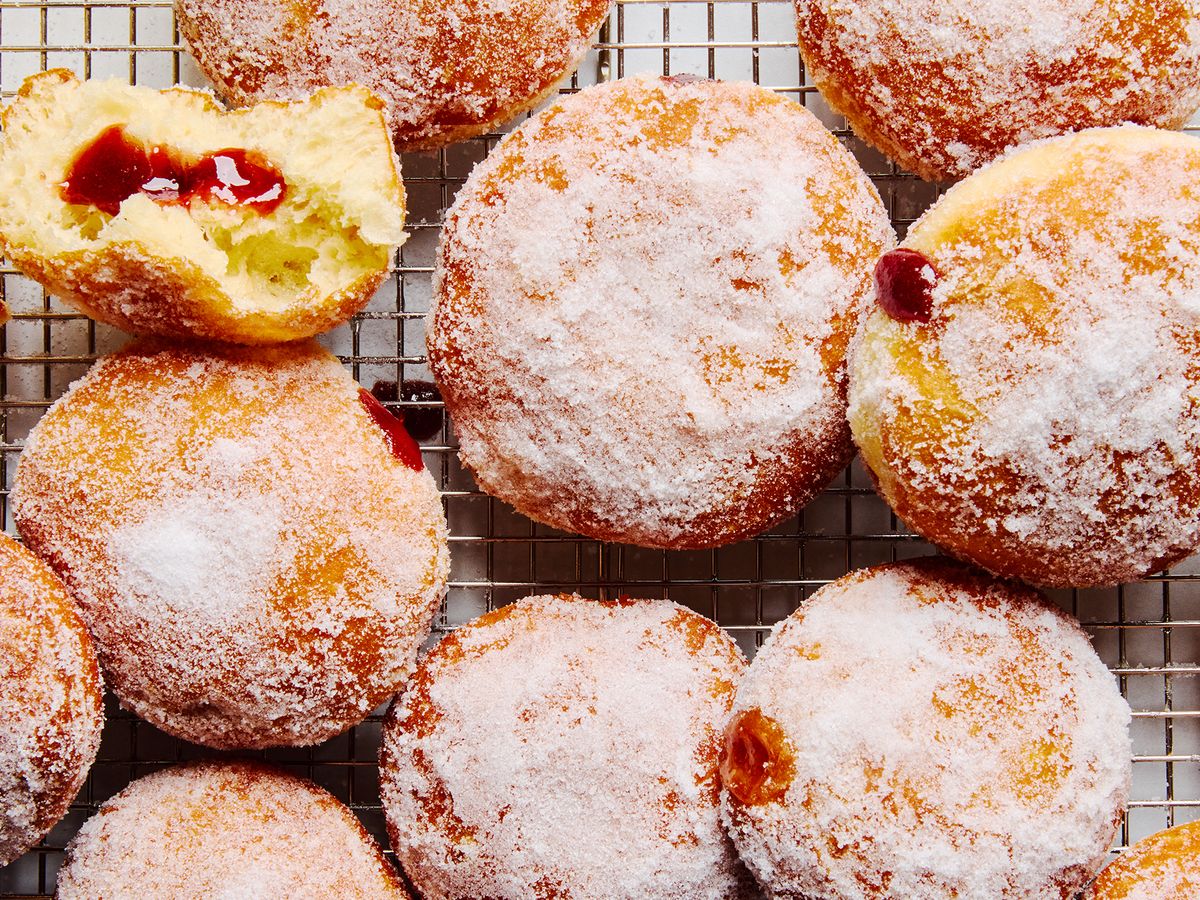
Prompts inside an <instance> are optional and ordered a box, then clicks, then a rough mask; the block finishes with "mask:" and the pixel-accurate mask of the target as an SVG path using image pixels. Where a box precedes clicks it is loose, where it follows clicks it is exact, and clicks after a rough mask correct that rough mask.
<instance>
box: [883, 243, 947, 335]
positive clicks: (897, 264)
mask: <svg viewBox="0 0 1200 900" xmlns="http://www.w3.org/2000/svg"><path fill="white" fill-rule="evenodd" d="M936 284H937V272H936V271H935V270H934V268H933V263H931V262H930V261H929V260H928V259H927V258H926V257H925V255H924V254H922V253H919V252H917V251H916V250H910V249H908V248H907V247H899V248H897V249H895V250H891V251H889V252H888V253H885V254H884V255H883V257H882V258H881V259H880V260H879V262H878V263H876V265H875V299H876V300H877V301H878V302H879V305H880V306H882V307H883V310H884V312H886V313H887V314H888V315H889V316H891V317H892V318H893V319H898V320H899V321H901V322H928V321H929V319H930V318H931V317H932V315H933V288H934V285H936Z"/></svg>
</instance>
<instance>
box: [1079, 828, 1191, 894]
mask: <svg viewBox="0 0 1200 900" xmlns="http://www.w3.org/2000/svg"><path fill="white" fill-rule="evenodd" d="M1197 896H1200V821H1197V822H1189V823H1187V824H1185V825H1176V826H1175V827H1174V828H1168V829H1166V830H1165V831H1160V832H1157V833H1156V834H1152V835H1150V836H1149V837H1147V838H1143V839H1142V840H1140V841H1138V842H1137V843H1136V844H1134V845H1133V846H1132V847H1130V848H1129V849H1128V850H1126V851H1125V852H1124V853H1122V854H1121V855H1120V856H1119V857H1117V859H1116V860H1114V861H1113V862H1112V863H1110V864H1109V865H1108V867H1107V868H1106V869H1104V871H1102V872H1101V873H1100V874H1099V875H1097V876H1096V880H1095V881H1094V882H1092V885H1091V887H1090V888H1088V889H1087V890H1086V891H1084V893H1083V895H1082V897H1081V900H1195V898H1196V897H1197Z"/></svg>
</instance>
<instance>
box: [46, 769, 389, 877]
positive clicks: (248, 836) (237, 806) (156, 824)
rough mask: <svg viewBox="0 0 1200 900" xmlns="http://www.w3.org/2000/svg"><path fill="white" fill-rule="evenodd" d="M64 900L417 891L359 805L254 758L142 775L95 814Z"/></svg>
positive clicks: (73, 860) (66, 873)
mask: <svg viewBox="0 0 1200 900" xmlns="http://www.w3.org/2000/svg"><path fill="white" fill-rule="evenodd" d="M57 896H58V897H59V898H61V900H84V898H95V897H106V898H111V900H115V898H122V897H130V898H132V897H177V898H183V897H205V898H210V900H270V898H280V897H288V898H294V900H302V898H304V900H307V898H311V900H318V898H328V897H345V898H362V900H368V898H369V900H376V898H396V900H399V898H406V897H407V896H408V894H407V892H406V891H405V890H404V888H403V887H402V886H401V885H400V883H399V879H398V878H397V876H396V874H395V872H394V871H393V870H392V868H391V866H390V865H389V864H388V862H387V861H386V860H385V859H384V857H383V854H382V853H381V852H380V850H379V848H378V847H377V846H376V845H375V843H374V841H372V840H371V838H370V837H369V836H368V835H367V833H366V832H365V831H364V830H363V827H362V825H360V824H359V822H358V820H357V819H355V818H354V816H353V814H351V812H350V811H349V810H348V809H346V808H345V807H344V806H342V804H341V803H339V802H338V801H337V800H336V799H334V797H333V796H331V795H330V794H328V793H326V792H325V791H323V790H321V789H320V788H318V787H317V786H316V785H315V784H312V783H311V782H308V781H305V780H303V779H300V778H296V777H293V776H291V775H285V774H283V773H282V772H277V771H275V770H273V769H269V768H267V767H265V766H261V765H257V764H252V763H239V762H233V763H224V762H222V763H216V762H208V763H198V764H192V765H185V766H179V767H176V768H172V769H166V770H163V771H160V772H155V773H154V774H152V775H148V776H146V777H144V778H140V779H138V780H137V781H135V782H133V783H132V784H131V785H129V787H127V788H125V790H123V791H122V792H121V793H119V794H117V795H116V796H115V797H113V798H112V799H111V800H109V801H107V802H106V803H105V804H104V805H103V806H101V807H100V811H99V812H98V813H97V814H96V815H94V816H93V817H92V818H90V819H89V820H88V821H87V822H85V823H84V825H83V827H82V828H81V829H80V830H79V833H78V834H77V835H76V837H75V838H74V840H73V841H72V842H71V845H70V846H69V847H68V849H67V859H66V862H65V864H64V865H63V867H62V868H61V869H60V870H59V875H58V891H57Z"/></svg>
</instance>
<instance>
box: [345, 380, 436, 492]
mask: <svg viewBox="0 0 1200 900" xmlns="http://www.w3.org/2000/svg"><path fill="white" fill-rule="evenodd" d="M358 402H359V403H361V404H362V405H363V409H365V410H366V411H367V415H369V416H370V417H371V418H372V420H374V422H375V424H376V425H378V426H379V427H380V428H381V429H382V430H383V436H384V438H385V439H386V440H387V444H388V447H389V448H390V449H391V451H392V456H394V457H396V459H398V460H400V462H402V463H404V464H405V465H406V466H408V467H409V468H410V469H412V470H413V471H414V472H420V471H421V470H422V469H424V468H425V461H424V460H423V459H421V448H420V447H418V446H417V442H416V441H414V440H413V439H412V437H410V436H409V433H408V432H407V431H405V430H404V426H403V425H401V424H400V420H399V419H397V418H396V417H395V416H393V415H392V414H391V413H390V412H388V411H387V409H385V408H384V405H383V404H382V403H380V402H379V401H378V400H376V399H375V395H374V394H372V393H371V392H370V391H368V390H367V389H366V388H359V389H358Z"/></svg>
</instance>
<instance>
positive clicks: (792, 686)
mask: <svg viewBox="0 0 1200 900" xmlns="http://www.w3.org/2000/svg"><path fill="white" fill-rule="evenodd" d="M897 636H902V637H901V638H898V637H897ZM1128 724H1129V708H1128V706H1127V705H1126V704H1125V702H1124V700H1123V699H1122V698H1121V696H1120V693H1119V691H1118V690H1117V685H1116V683H1115V680H1114V679H1113V677H1112V675H1111V673H1110V672H1109V671H1108V670H1107V669H1106V668H1105V667H1104V665H1103V663H1102V662H1101V660H1100V659H1099V657H1098V656H1097V655H1096V653H1095V651H1094V650H1093V649H1092V647H1091V645H1090V644H1089V642H1088V639H1087V636H1086V634H1085V633H1084V632H1083V630H1082V629H1081V628H1080V627H1079V625H1078V623H1077V622H1076V621H1075V620H1074V619H1072V618H1071V617H1070V616H1068V615H1067V614H1066V613H1064V612H1063V611H1062V610H1060V609H1058V608H1057V607H1054V606H1052V605H1051V604H1050V603H1048V602H1047V601H1046V600H1045V598H1043V597H1041V596H1040V595H1038V594H1037V593H1036V592H1035V591H1033V590H1031V589H1030V588H1028V587H1025V586H1023V585H1019V584H1017V583H1005V582H1000V581H997V580H996V579H993V578H990V577H987V576H985V575H983V574H982V573H979V572H977V571H975V570H973V569H969V568H968V567H966V566H964V565H962V564H961V563H956V562H951V561H949V560H945V559H921V560H914V561H909V562H903V563H894V564H891V565H886V566H877V567H873V568H870V569H865V570H860V571H857V572H852V573H850V574H849V575H847V576H845V577H844V578H842V579H839V580H838V581H836V582H834V583H833V584H830V585H827V586H826V587H824V588H822V589H821V590H820V591H818V592H817V593H816V594H815V595H814V596H813V597H811V598H810V599H809V600H808V601H806V602H805V604H804V605H802V606H801V608H800V609H798V610H797V611H796V612H795V613H793V614H792V616H791V617H789V618H788V619H787V620H786V621H785V622H784V623H781V625H780V626H779V627H777V628H776V630H775V631H774V633H773V634H772V636H771V638H770V640H769V641H768V642H767V643H766V644H765V645H764V646H763V647H762V649H761V650H760V651H759V653H758V655H757V656H756V657H755V660H754V663H753V665H752V666H751V668H750V671H749V672H748V673H747V675H746V677H745V678H744V679H743V680H742V683H741V685H740V686H739V688H738V692H737V697H736V699H735V702H734V716H733V719H732V722H731V724H730V726H729V730H728V732H727V744H726V747H727V751H726V755H725V756H724V758H723V760H722V769H721V772H722V776H723V778H725V779H726V780H725V782H724V787H725V792H724V798H723V818H724V821H725V824H726V826H727V827H728V828H729V829H730V833H731V834H732V836H733V838H734V841H735V843H736V844H737V846H738V849H739V852H740V853H741V856H742V859H743V861H745V862H746V864H747V865H748V866H749V867H750V869H751V871H753V872H754V873H755V875H756V876H757V877H758V878H759V880H760V882H761V883H763V884H764V885H767V886H769V888H770V890H771V894H772V896H774V897H779V898H781V900H800V898H809V897H827V898H831V900H850V898H855V900H863V898H873V900H891V898H898V897H906V898H907V897H921V898H922V900H951V898H960V897H989V898H997V900H999V898H1011V900H1031V898H1038V900H1052V898H1053V900H1059V898H1061V900H1067V898H1069V897H1072V896H1074V895H1075V893H1076V892H1077V891H1078V889H1079V887H1080V886H1081V885H1083V884H1084V883H1085V882H1086V881H1087V879H1088V878H1089V877H1090V875H1091V873H1092V872H1094V871H1095V870H1096V868H1098V867H1099V865H1100V863H1101V862H1102V860H1103V858H1104V854H1105V852H1106V850H1107V848H1108V847H1109V845H1110V844H1111V841H1112V839H1113V836H1114V834H1115V833H1116V830H1117V827H1118V824H1119V822H1120V819H1121V814H1122V812H1123V809H1124V806H1125V800H1126V797H1127V795H1128V788H1129V777H1130V764H1129V756H1130V753H1131V746H1130V742H1129V734H1128Z"/></svg>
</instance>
